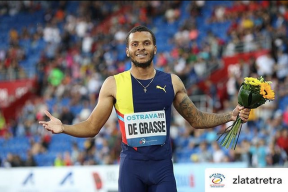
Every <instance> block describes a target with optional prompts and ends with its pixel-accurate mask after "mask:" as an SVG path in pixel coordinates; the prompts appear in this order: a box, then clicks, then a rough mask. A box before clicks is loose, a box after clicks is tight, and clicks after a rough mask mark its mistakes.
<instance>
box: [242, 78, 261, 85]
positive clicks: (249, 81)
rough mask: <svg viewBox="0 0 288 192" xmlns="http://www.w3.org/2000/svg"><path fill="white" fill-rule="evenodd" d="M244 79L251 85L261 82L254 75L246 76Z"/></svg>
mask: <svg viewBox="0 0 288 192" xmlns="http://www.w3.org/2000/svg"><path fill="white" fill-rule="evenodd" d="M244 79H245V81H244V83H246V84H249V85H253V86H258V85H260V84H261V82H260V81H259V80H258V79H256V78H254V77H245V78H244Z"/></svg>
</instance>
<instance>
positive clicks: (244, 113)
mask: <svg viewBox="0 0 288 192" xmlns="http://www.w3.org/2000/svg"><path fill="white" fill-rule="evenodd" d="M250 111H251V109H247V108H244V107H243V106H240V105H237V106H236V107H235V109H234V110H233V112H232V120H233V121H235V120H236V118H237V116H238V114H239V117H240V119H242V121H243V123H246V122H247V121H248V118H249V114H250Z"/></svg>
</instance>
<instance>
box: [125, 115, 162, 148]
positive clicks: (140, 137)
mask: <svg viewBox="0 0 288 192" xmlns="http://www.w3.org/2000/svg"><path fill="white" fill-rule="evenodd" d="M124 123H125V132H126V138H127V143H128V145H129V146H132V147H144V146H150V145H163V144H164V143H165V140H166V135H167V127H166V118H165V111H150V112H143V113H132V114H125V115H124Z"/></svg>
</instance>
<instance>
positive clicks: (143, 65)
mask: <svg viewBox="0 0 288 192" xmlns="http://www.w3.org/2000/svg"><path fill="white" fill-rule="evenodd" d="M151 55H152V56H151V58H150V59H149V60H148V61H146V62H143V63H140V62H138V61H136V59H134V58H133V57H131V58H130V59H131V61H132V63H133V64H134V65H135V67H141V68H147V67H149V66H150V65H151V64H152V61H153V59H154V52H152V53H151Z"/></svg>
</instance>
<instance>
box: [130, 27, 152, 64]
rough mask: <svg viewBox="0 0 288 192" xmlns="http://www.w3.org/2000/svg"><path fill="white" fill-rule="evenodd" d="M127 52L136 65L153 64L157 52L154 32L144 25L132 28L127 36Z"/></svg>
mask: <svg viewBox="0 0 288 192" xmlns="http://www.w3.org/2000/svg"><path fill="white" fill-rule="evenodd" d="M126 45H127V47H126V54H127V57H130V59H131V61H132V63H133V64H134V65H135V66H136V67H142V68H146V67H148V66H150V65H151V64H152V61H153V58H154V55H155V54H156V51H157V48H156V38H155V35H154V33H153V32H152V31H151V30H150V29H148V28H147V27H144V26H137V27H134V28H133V29H131V31H130V32H129V33H128V35H127V37H126Z"/></svg>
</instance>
